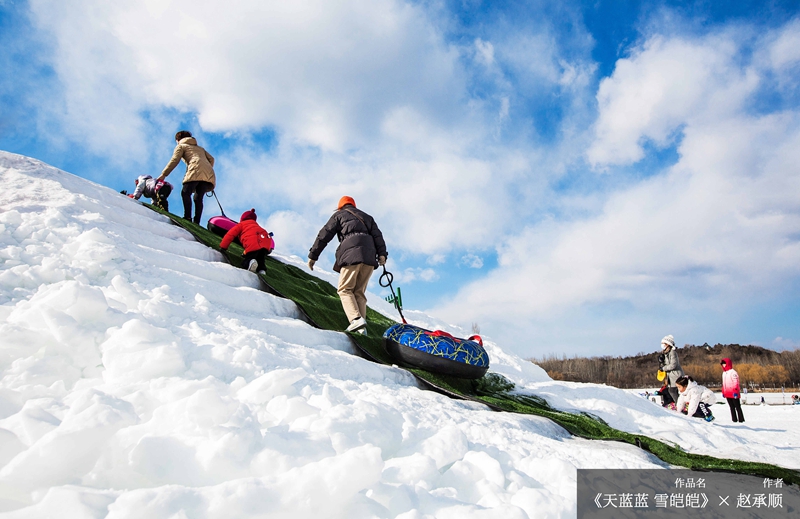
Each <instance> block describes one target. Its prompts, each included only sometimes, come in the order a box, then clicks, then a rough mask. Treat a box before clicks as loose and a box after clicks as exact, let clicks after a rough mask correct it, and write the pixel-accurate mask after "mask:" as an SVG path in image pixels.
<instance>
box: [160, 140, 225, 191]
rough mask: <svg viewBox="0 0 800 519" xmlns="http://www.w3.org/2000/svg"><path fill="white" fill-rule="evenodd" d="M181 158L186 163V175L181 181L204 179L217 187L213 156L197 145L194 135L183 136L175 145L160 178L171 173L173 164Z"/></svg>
mask: <svg viewBox="0 0 800 519" xmlns="http://www.w3.org/2000/svg"><path fill="white" fill-rule="evenodd" d="M181 159H183V161H184V162H185V163H186V175H184V176H183V183H184V184H185V183H187V182H195V181H200V180H202V181H204V182H211V185H213V186H214V187H217V177H216V176H215V175H214V157H212V156H211V154H210V153H209V152H207V151H206V150H205V149H203V148H202V147H200V146H198V145H197V141H196V140H195V139H194V137H184V138H183V139H181V140H180V141H179V142H178V145H177V146H175V152H174V153H173V154H172V158H171V159H170V161H169V164H167V167H165V168H164V171H162V172H161V177H160V178H165V177H166V176H167V175H169V174H170V173H172V170H173V169H175V166H177V165H178V163H179V162H180V161H181Z"/></svg>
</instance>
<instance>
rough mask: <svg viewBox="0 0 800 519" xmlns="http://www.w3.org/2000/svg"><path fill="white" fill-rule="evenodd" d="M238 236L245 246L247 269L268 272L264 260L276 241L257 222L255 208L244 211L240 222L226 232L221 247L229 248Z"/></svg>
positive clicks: (262, 272)
mask: <svg viewBox="0 0 800 519" xmlns="http://www.w3.org/2000/svg"><path fill="white" fill-rule="evenodd" d="M236 238H239V241H240V242H241V243H242V246H243V247H244V260H245V262H247V270H249V271H250V272H256V271H257V272H258V273H259V274H266V266H265V265H264V260H265V258H266V257H267V255H269V254H270V253H271V252H272V249H273V248H274V247H275V243H274V242H273V241H272V238H270V236H269V233H268V232H267V231H265V230H264V229H263V228H262V227H261V226H260V225H258V223H256V210H255V209H250V210H249V211H245V212H244V213H242V217H241V218H240V219H239V223H237V224H236V225H234V226H233V227H232V228H231V230H230V231H228V232H227V233H225V237H223V238H222V242H221V243H220V244H219V246H220V248H222V249H223V250H225V249H227V248H228V246H230V244H231V242H232V241H233V240H234V239H236Z"/></svg>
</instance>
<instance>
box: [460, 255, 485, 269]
mask: <svg viewBox="0 0 800 519" xmlns="http://www.w3.org/2000/svg"><path fill="white" fill-rule="evenodd" d="M461 264H462V265H466V266H467V267H469V268H471V269H479V268H483V258H481V257H480V256H476V255H475V254H465V255H464V256H462V257H461Z"/></svg>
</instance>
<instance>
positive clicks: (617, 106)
mask: <svg viewBox="0 0 800 519" xmlns="http://www.w3.org/2000/svg"><path fill="white" fill-rule="evenodd" d="M737 50H738V49H737V47H736V45H735V43H734V42H733V41H732V40H731V39H729V38H727V37H724V36H716V37H711V38H708V39H705V40H700V41H694V40H686V39H682V38H671V39H668V38H663V37H660V36H656V37H653V38H651V39H649V40H648V41H647V42H646V43H645V44H644V45H643V46H642V47H641V48H640V49H637V50H636V51H635V52H634V53H633V54H632V56H631V57H630V58H626V59H621V60H619V61H617V64H616V67H615V70H614V73H613V75H612V76H611V77H608V78H606V79H604V80H603V81H602V82H601V83H600V88H599V90H598V93H597V103H598V108H599V111H600V113H599V117H598V119H597V122H596V123H595V128H594V131H595V141H594V143H592V145H591V146H590V148H589V150H588V152H587V156H588V159H589V162H590V163H591V164H593V165H599V166H606V165H614V164H629V163H632V162H636V161H638V160H640V159H641V158H642V157H643V156H644V150H643V144H644V142H645V141H647V140H649V141H651V142H653V143H654V144H655V145H657V146H660V147H664V146H666V145H668V144H670V143H671V142H672V140H673V133H674V132H675V131H676V130H678V129H679V128H680V127H681V126H682V125H685V124H692V123H693V122H695V121H699V120H705V119H708V118H710V117H711V118H719V117H725V116H726V115H730V114H732V113H735V111H737V110H738V109H739V108H740V107H741V103H742V101H743V99H744V98H745V97H746V96H747V95H749V94H750V93H751V92H752V91H753V89H754V88H755V87H756V85H757V77H756V76H755V75H753V74H748V71H747V70H743V69H741V68H740V67H738V66H737V65H736V63H735V61H736V59H737V58H738V56H737Z"/></svg>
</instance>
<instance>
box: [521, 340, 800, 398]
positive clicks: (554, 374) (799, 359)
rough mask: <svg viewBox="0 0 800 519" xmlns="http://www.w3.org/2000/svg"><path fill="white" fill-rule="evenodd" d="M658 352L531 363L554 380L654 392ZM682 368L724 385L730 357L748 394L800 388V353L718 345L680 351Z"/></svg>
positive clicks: (705, 382)
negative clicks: (725, 366) (724, 365)
mask: <svg viewBox="0 0 800 519" xmlns="http://www.w3.org/2000/svg"><path fill="white" fill-rule="evenodd" d="M659 353H660V351H654V352H652V353H646V354H645V353H640V354H638V355H635V356H631V357H611V356H603V357H590V358H586V357H571V358H567V356H566V355H561V356H558V355H548V356H545V357H543V358H540V359H531V361H532V362H534V363H535V364H538V365H539V366H541V367H542V368H543V369H544V370H545V371H547V374H548V375H550V377H551V378H553V379H554V380H567V381H573V382H592V383H596V384H608V385H610V386H615V387H620V388H643V387H654V386H658V385H660V384H661V383H660V382H659V381H658V380H657V379H656V373H657V371H658V355H659ZM678 356H679V358H680V361H681V366H682V367H683V370H684V371H685V372H686V374H687V375H691V376H692V377H693V378H694V379H695V380H696V381H697V382H698V383H700V384H703V385H704V386H708V387H719V386H720V385H721V383H722V368H721V367H720V365H719V361H720V360H721V359H723V358H730V359H731V361H732V362H733V366H734V368H735V369H736V371H737V372H738V373H739V378H740V381H741V384H742V387H748V388H749V389H750V390H758V389H776V388H781V387H786V388H793V389H794V388H800V350H798V349H795V350H792V351H783V352H777V351H773V350H768V349H766V348H762V347H760V346H752V345H748V346H741V345H739V344H717V345H715V346H709V345H708V344H704V345H702V346H695V345H692V344H687V345H685V346H684V347H683V348H679V349H678Z"/></svg>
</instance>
